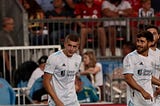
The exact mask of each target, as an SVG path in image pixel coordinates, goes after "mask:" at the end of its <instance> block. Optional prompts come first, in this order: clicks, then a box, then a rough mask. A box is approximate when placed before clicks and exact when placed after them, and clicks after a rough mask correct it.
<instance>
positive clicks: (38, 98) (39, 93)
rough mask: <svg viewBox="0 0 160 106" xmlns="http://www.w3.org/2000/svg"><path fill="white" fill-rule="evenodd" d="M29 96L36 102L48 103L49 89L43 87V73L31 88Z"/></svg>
mask: <svg viewBox="0 0 160 106" xmlns="http://www.w3.org/2000/svg"><path fill="white" fill-rule="evenodd" d="M29 96H30V97H31V98H32V100H33V101H34V103H47V100H48V95H47V91H46V90H45V88H44V87H43V75H42V76H41V77H39V78H37V79H36V80H35V82H34V84H33V85H32V87H31V89H30V93H29Z"/></svg>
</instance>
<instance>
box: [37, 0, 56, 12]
mask: <svg viewBox="0 0 160 106" xmlns="http://www.w3.org/2000/svg"><path fill="white" fill-rule="evenodd" d="M35 1H36V2H37V3H38V4H39V5H40V6H41V8H42V9H43V11H44V12H46V11H51V10H53V8H54V7H53V5H52V2H53V0H35Z"/></svg>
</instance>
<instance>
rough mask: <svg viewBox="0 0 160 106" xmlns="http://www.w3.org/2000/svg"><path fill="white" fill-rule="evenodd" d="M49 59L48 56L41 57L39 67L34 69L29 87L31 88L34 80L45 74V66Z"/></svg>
mask: <svg viewBox="0 0 160 106" xmlns="http://www.w3.org/2000/svg"><path fill="white" fill-rule="evenodd" d="M47 59H48V56H41V57H40V59H39V60H38V64H39V67H37V68H36V69H35V70H34V71H33V73H32V75H31V77H30V78H29V81H28V84H27V87H28V88H29V89H31V87H32V85H33V84H34V82H35V81H36V80H37V79H38V78H40V77H41V76H42V75H43V74H44V68H45V64H46V61H47Z"/></svg>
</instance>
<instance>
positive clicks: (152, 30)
mask: <svg viewBox="0 0 160 106" xmlns="http://www.w3.org/2000/svg"><path fill="white" fill-rule="evenodd" d="M147 31H149V32H151V33H152V34H153V37H154V42H153V45H156V44H157V43H158V40H159V34H158V31H157V29H155V28H149V29H147Z"/></svg>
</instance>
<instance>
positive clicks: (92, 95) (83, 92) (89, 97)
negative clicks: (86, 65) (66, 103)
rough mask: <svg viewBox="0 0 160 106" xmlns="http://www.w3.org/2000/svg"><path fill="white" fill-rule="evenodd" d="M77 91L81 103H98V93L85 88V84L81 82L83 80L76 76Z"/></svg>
mask: <svg viewBox="0 0 160 106" xmlns="http://www.w3.org/2000/svg"><path fill="white" fill-rule="evenodd" d="M75 89H76V93H77V97H78V101H79V102H80V103H91V102H97V101H98V96H97V94H96V92H95V91H94V90H93V89H91V88H89V87H85V86H83V82H82V81H81V78H80V77H79V76H76V80H75Z"/></svg>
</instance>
